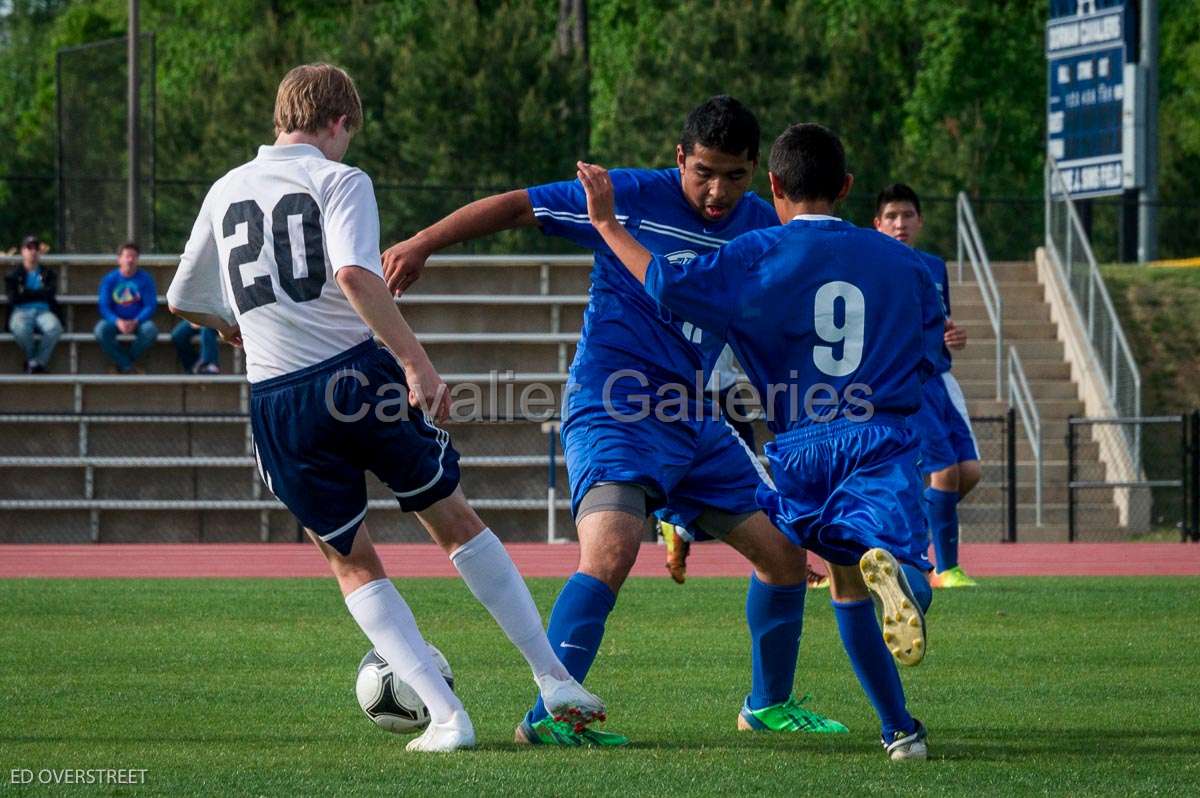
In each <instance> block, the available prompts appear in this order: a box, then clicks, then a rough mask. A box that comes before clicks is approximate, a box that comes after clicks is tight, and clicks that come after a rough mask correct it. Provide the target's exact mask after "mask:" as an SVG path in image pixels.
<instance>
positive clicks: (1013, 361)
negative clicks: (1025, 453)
mask: <svg viewBox="0 0 1200 798" xmlns="http://www.w3.org/2000/svg"><path fill="white" fill-rule="evenodd" d="M1008 403H1009V405H1010V406H1011V407H1015V408H1016V410H1017V412H1018V413H1019V414H1020V416H1021V426H1023V427H1024V428H1025V437H1026V438H1028V439H1029V445H1030V447H1031V448H1032V449H1033V463H1034V483H1033V489H1034V502H1035V507H1034V520H1035V521H1036V523H1037V525H1038V526H1041V525H1042V415H1041V413H1039V412H1038V409H1037V404H1036V403H1035V402H1034V401H1033V391H1031V390H1030V389H1029V380H1028V379H1026V377H1025V367H1024V366H1022V365H1021V356H1020V355H1018V354H1017V348H1016V347H1015V346H1010V347H1009V348H1008ZM1014 490H1015V486H1014Z"/></svg>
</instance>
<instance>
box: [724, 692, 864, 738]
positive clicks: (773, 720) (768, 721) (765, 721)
mask: <svg viewBox="0 0 1200 798" xmlns="http://www.w3.org/2000/svg"><path fill="white" fill-rule="evenodd" d="M810 698H812V696H810V695H806V696H804V698H801V699H800V700H799V701H797V700H796V698H795V696H793V697H791V698H789V699H788V700H787V701H784V702H783V703H781V704H772V705H771V706H769V707H763V708H762V709H751V708H750V707H749V706H747V705H746V704H742V711H741V712H739V713H738V720H737V727H738V731H774V732H804V733H807V734H849V732H850V730H849V729H847V728H846V727H845V726H843V725H842V724H840V723H838V722H837V721H836V720H833V719H831V718H827V717H825V716H824V715H821V714H819V713H817V712H813V711H812V710H811V709H808V708H806V707H804V706H803V704H804V702H805V701H807V700H808V699H810Z"/></svg>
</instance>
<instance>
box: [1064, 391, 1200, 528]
mask: <svg viewBox="0 0 1200 798" xmlns="http://www.w3.org/2000/svg"><path fill="white" fill-rule="evenodd" d="M1135 429H1136V430H1137V432H1136V434H1135V433H1134V432H1133V430H1135ZM1114 435H1119V436H1121V437H1124V438H1126V439H1130V438H1139V439H1140V440H1141V445H1142V457H1141V462H1142V463H1143V467H1142V468H1141V469H1134V468H1133V466H1132V464H1131V463H1128V462H1120V461H1116V462H1114V458H1120V457H1121V456H1123V455H1124V453H1125V452H1126V449H1125V448H1124V447H1120V446H1113V447H1107V449H1106V447H1105V446H1104V443H1105V441H1106V439H1109V438H1111V437H1112V436H1114ZM1097 447H1099V449H1100V451H1101V452H1102V454H1101V456H1100V457H1099V458H1098V459H1097V458H1094V457H1093V458H1088V457H1087V456H1086V454H1085V450H1086V449H1088V448H1092V449H1096V448H1097ZM1067 457H1068V459H1067V480H1068V481H1067V501H1068V513H1069V515H1068V539H1069V540H1072V541H1075V540H1079V541H1111V540H1172V539H1176V538H1178V539H1181V540H1197V539H1200V506H1198V504H1197V502H1198V497H1200V482H1198V480H1200V411H1196V412H1193V413H1191V414H1189V415H1178V416H1149V417H1142V418H1074V417H1073V418H1070V419H1068V424H1067ZM1131 474H1132V478H1130V475H1131Z"/></svg>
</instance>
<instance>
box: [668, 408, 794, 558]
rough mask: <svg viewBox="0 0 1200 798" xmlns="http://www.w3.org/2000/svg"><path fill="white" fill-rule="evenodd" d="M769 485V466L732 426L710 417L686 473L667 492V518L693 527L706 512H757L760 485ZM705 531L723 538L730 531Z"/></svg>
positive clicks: (736, 514)
mask: <svg viewBox="0 0 1200 798" xmlns="http://www.w3.org/2000/svg"><path fill="white" fill-rule="evenodd" d="M770 485H771V479H770V477H769V476H768V475H767V472H766V469H764V468H763V466H762V464H761V463H759V461H758V458H757V457H756V456H755V455H754V453H753V452H752V451H750V448H749V447H748V446H746V444H745V442H744V441H743V440H742V439H741V438H740V437H739V436H738V434H737V433H736V432H735V431H734V430H733V428H732V427H731V426H730V425H729V424H728V423H727V422H726V421H725V420H724V419H709V420H708V421H707V422H705V424H704V426H703V427H702V428H701V430H700V434H699V437H698V445H697V447H696V449H695V450H694V451H693V455H692V462H691V465H690V467H689V469H688V471H687V473H686V474H685V475H684V476H683V478H682V479H680V480H679V481H678V482H677V483H676V484H675V485H674V487H673V488H672V489H671V490H670V492H669V493H668V494H667V511H668V512H667V513H666V515H667V516H668V518H667V520H669V521H671V523H675V524H680V525H683V526H687V527H689V528H691V527H692V526H694V525H695V524H696V520H697V519H698V518H700V517H701V515H702V514H703V513H705V512H706V511H717V512H718V513H721V514H725V515H728V516H745V515H748V514H752V513H755V512H757V511H758V510H759V505H758V501H757V493H758V490H759V488H760V487H761V486H770ZM711 517H712V516H711V514H710V519H711ZM739 520H741V519H739ZM703 531H704V532H707V533H708V534H709V535H712V536H713V537H724V536H725V534H726V533H728V532H729V531H730V530H729V529H719V530H715V532H714V530H713V529H703Z"/></svg>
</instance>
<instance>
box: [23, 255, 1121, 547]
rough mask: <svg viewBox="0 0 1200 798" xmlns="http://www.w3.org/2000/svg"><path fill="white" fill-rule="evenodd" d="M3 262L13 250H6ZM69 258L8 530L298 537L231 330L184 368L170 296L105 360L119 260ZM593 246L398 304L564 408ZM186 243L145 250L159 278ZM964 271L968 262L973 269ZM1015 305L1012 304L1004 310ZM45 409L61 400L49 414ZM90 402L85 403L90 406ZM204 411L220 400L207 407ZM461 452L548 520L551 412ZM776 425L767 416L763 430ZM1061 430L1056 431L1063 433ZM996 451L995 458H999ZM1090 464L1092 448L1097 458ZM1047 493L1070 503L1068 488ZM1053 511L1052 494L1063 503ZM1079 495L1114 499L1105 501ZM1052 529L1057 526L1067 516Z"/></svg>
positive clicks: (1018, 316)
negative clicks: (149, 324) (125, 356)
mask: <svg viewBox="0 0 1200 798" xmlns="http://www.w3.org/2000/svg"><path fill="white" fill-rule="evenodd" d="M4 262H5V263H11V262H15V259H7V260H4ZM45 262H46V263H47V265H50V266H52V267H53V268H56V269H58V270H59V272H60V286H61V288H60V301H61V302H62V304H63V306H64V311H65V316H66V322H67V323H66V333H65V334H64V336H63V339H62V342H61V343H60V344H59V348H58V350H57V351H56V353H55V356H54V359H53V361H52V362H51V365H50V369H51V372H52V373H51V374H48V375H32V376H27V375H24V374H22V373H20V371H21V357H20V355H19V353H18V352H17V348H16V346H15V345H14V344H13V343H12V342H11V341H12V337H11V335H7V334H4V335H0V413H3V414H23V415H0V474H3V475H4V476H6V477H8V478H7V479H3V480H0V542H13V541H84V540H96V539H98V540H102V541H160V540H164V541H173V540H205V541H217V540H220V541H253V540H295V539H296V538H297V528H296V522H295V520H294V519H293V518H292V517H291V516H290V514H288V513H287V512H286V511H284V510H282V509H280V507H279V505H278V504H276V503H275V502H274V500H273V499H272V497H270V495H269V494H268V493H267V492H266V490H265V488H264V487H263V486H262V484H261V481H260V480H259V478H258V476H257V473H256V469H255V466H254V462H253V458H252V456H251V453H252V449H251V448H250V447H249V432H248V426H247V423H246V420H245V417H244V414H245V412H246V409H247V399H248V390H247V385H246V383H245V381H244V379H245V378H244V376H243V375H242V373H241V372H242V368H241V360H240V358H239V357H237V356H235V353H234V351H233V350H232V349H231V348H229V347H225V346H222V347H221V349H222V353H221V367H222V370H223V372H224V373H222V374H220V375H213V376H208V375H202V376H197V375H190V374H181V373H179V366H178V364H177V363H176V359H175V352H174V349H173V348H172V347H171V346H170V345H169V342H167V333H169V331H170V330H171V328H172V326H173V324H174V321H175V320H174V319H173V317H171V316H170V315H169V313H168V312H167V309H166V305H165V302H163V303H162V304H161V307H160V310H159V312H158V314H157V315H156V317H155V322H156V323H157V324H158V327H159V330H160V331H161V335H160V337H159V338H160V343H159V345H158V346H156V347H155V348H154V349H153V350H152V351H151V352H150V353H149V356H148V357H147V359H146V360H145V361H144V365H145V366H146V370H147V372H148V373H146V374H144V375H129V376H124V375H110V374H107V373H105V372H106V370H107V362H106V360H105V359H104V358H103V355H102V353H101V352H100V351H99V346H98V344H96V342H95V341H94V339H93V338H92V332H91V330H92V328H93V327H94V325H95V323H96V321H97V318H98V315H97V310H96V297H95V291H96V289H97V287H98V285H99V281H100V278H101V276H102V275H103V274H104V273H106V272H107V271H108V270H110V269H111V268H113V266H114V264H113V259H112V258H107V257H99V256H80V257H76V256H72V257H70V258H64V257H47V258H46V259H45ZM590 262H591V258H590V257H587V256H552V257H551V256H545V257H534V256H519V257H507V256H492V257H471V258H440V259H435V260H434V261H433V262H431V264H430V267H429V268H428V269H427V270H426V272H425V275H424V276H423V277H422V279H421V280H420V281H419V282H418V283H417V284H416V285H415V286H414V287H413V288H412V289H411V290H410V292H409V293H408V294H406V295H405V297H404V298H403V300H402V301H401V308H402V309H403V310H404V312H405V315H406V317H407V318H408V319H409V321H410V323H411V325H412V326H413V328H414V329H415V330H417V331H418V335H419V337H420V338H421V339H422V341H423V342H424V343H425V344H426V346H427V348H428V350H429V353H430V356H431V357H432V359H433V362H434V363H435V365H436V366H437V367H438V369H439V370H440V371H441V372H442V374H443V376H444V377H445V378H446V380H447V382H448V383H450V384H451V386H452V387H453V386H454V385H456V384H462V383H468V382H470V383H476V384H479V385H480V386H481V387H482V389H483V390H482V399H483V401H484V405H485V407H487V406H489V405H490V404H491V403H492V402H493V397H494V400H495V405H494V407H495V409H496V410H497V411H498V412H499V413H500V414H501V415H503V414H505V413H507V412H510V411H512V410H514V409H515V408H513V407H512V405H513V403H514V399H515V398H516V397H519V396H520V395H521V391H522V390H523V389H524V388H526V386H529V385H531V384H534V383H544V384H546V385H547V386H549V387H550V389H551V392H552V396H553V401H552V402H549V403H548V404H552V405H553V406H554V407H557V402H558V399H559V398H560V395H561V386H562V385H563V383H564V382H565V379H566V370H567V367H568V366H569V364H570V362H571V359H572V357H573V356H574V350H575V342H576V341H577V339H578V332H579V329H580V326H581V322H582V313H583V308H584V306H585V305H586V302H587V288H588V277H587V268H586V267H587V266H589V265H590ZM175 263H176V260H175V258H173V257H167V256H146V257H144V258H143V259H142V264H143V268H147V269H149V270H151V272H152V273H153V274H154V277H155V279H156V281H157V283H158V287H159V290H160V292H164V291H165V290H166V286H167V285H168V283H169V280H170V276H171V274H172V272H173V268H174V265H175ZM1000 266H1003V267H1005V268H1002V269H997V271H998V273H1000V275H1001V276H1000V281H1001V283H1002V284H1004V288H1005V291H1006V295H1007V294H1009V293H1011V294H1012V295H1013V296H1014V297H1015V298H1016V301H1012V302H1008V303H1007V304H1006V307H1008V308H1010V309H1011V310H1010V311H1009V312H1010V313H1011V314H1013V320H1014V321H1016V322H1018V323H1016V324H1013V325H1011V327H1012V333H1011V334H1010V333H1008V332H1007V331H1006V336H1009V337H1010V338H1011V339H1012V342H1013V343H1016V344H1017V345H1018V347H1019V348H1020V351H1021V355H1022V358H1023V359H1024V360H1025V362H1026V366H1027V370H1028V372H1029V375H1030V378H1031V381H1032V382H1033V384H1034V390H1035V393H1036V394H1037V396H1038V400H1039V403H1040V406H1041V407H1042V408H1043V412H1044V413H1045V414H1046V415H1047V417H1048V418H1049V419H1050V422H1049V424H1050V427H1051V435H1050V438H1051V440H1054V439H1055V438H1054V436H1055V434H1056V433H1055V432H1054V429H1055V428H1054V425H1056V424H1062V423H1065V421H1063V420H1064V419H1065V417H1066V415H1067V413H1069V412H1078V406H1079V403H1078V401H1077V400H1076V399H1075V395H1074V392H1073V386H1072V383H1071V381H1070V374H1069V370H1068V369H1067V367H1066V365H1065V364H1064V363H1063V355H1062V347H1061V344H1059V343H1058V342H1057V341H1055V340H1054V329H1053V325H1051V324H1050V323H1049V321H1048V317H1047V316H1046V315H1045V309H1044V307H1042V302H1041V297H1040V293H1039V290H1040V289H1039V287H1038V285H1037V283H1036V282H1035V281H1034V278H1033V276H1032V271H1031V268H1030V267H1028V265H1027V264H1002V265H1000ZM967 277H968V278H969V274H968V275H967ZM953 291H954V294H955V304H956V318H957V319H958V320H959V323H960V324H961V325H963V326H965V327H966V328H967V329H968V333H969V334H970V335H971V336H972V339H973V341H972V345H971V346H970V347H969V348H968V351H967V352H966V353H964V355H963V356H962V357H960V358H957V359H956V365H955V370H956V373H957V374H958V376H959V379H960V381H961V382H962V384H963V387H964V390H965V391H966V394H967V396H968V399H969V400H970V409H971V412H972V413H973V414H975V415H983V416H999V415H1001V414H1002V413H1003V411H1004V407H1003V406H1002V405H1001V404H1000V403H998V402H996V401H995V399H994V396H992V395H991V394H990V393H989V392H994V388H993V387H992V384H991V383H990V382H989V378H990V375H991V374H992V373H993V372H994V360H992V359H991V358H992V357H994V355H992V354H991V352H992V348H991V347H989V346H988V345H987V341H986V339H987V338H988V337H990V336H991V331H990V328H989V327H988V326H987V325H986V323H984V322H983V321H982V308H981V307H980V300H979V298H978V292H977V289H976V287H975V286H974V285H973V284H972V283H970V282H966V283H963V284H961V285H958V284H956V285H954V286H953ZM1008 315H1009V314H1008V313H1006V317H1007V316H1008ZM40 414H49V415H40ZM77 414H81V415H77ZM196 414H208V415H196ZM451 432H452V433H453V435H454V438H455V442H456V445H457V447H458V448H459V450H460V451H461V452H462V453H463V455H464V457H465V460H464V462H465V468H464V480H463V486H464V490H466V492H467V495H468V496H469V497H471V498H472V499H473V500H474V503H475V504H476V505H477V506H478V507H479V509H480V511H481V514H483V515H484V516H485V519H486V520H487V521H488V522H489V523H490V524H491V525H492V526H493V528H495V529H496V530H497V532H498V533H500V534H501V535H502V536H503V537H504V538H505V539H507V540H544V539H545V538H546V534H547V526H548V524H547V507H546V501H547V482H548V480H547V471H548V469H547V454H548V452H549V451H550V448H551V439H550V438H551V437H552V433H548V432H546V431H543V429H542V424H541V421H540V420H520V419H517V420H512V421H508V422H503V423H457V424H453V425H452V426H451ZM760 433H763V434H764V438H765V437H766V436H765V430H762V429H760ZM1059 439H1061V438H1059ZM1001 443H1002V442H1001V441H1000V440H999V439H996V440H981V445H983V447H984V449H985V451H984V458H985V469H984V483H983V485H981V487H980V488H979V490H977V491H976V493H975V494H974V495H973V496H972V497H971V498H970V499H969V501H968V502H967V503H966V504H964V506H963V508H962V518H963V523H964V537H965V539H968V540H971V539H988V540H994V539H998V537H999V534H1000V526H999V524H1000V520H1001V519H1002V517H1003V516H1002V512H1001V510H1000V508H1001V507H1002V502H1003V500H1004V497H1003V489H1002V487H1001V486H1002V484H1003V477H1004V474H1003V467H1002V465H999V464H997V462H996V460H997V459H998V458H999V457H1000V456H1001V454H1002V448H1000V447H1001ZM1018 449H1019V454H1020V458H1019V468H1018V471H1019V479H1018V482H1019V492H1020V502H1021V513H1022V517H1023V518H1025V517H1026V516H1027V515H1028V513H1029V507H1028V503H1029V502H1030V501H1031V496H1030V495H1028V494H1029V493H1030V492H1031V489H1030V488H1029V485H1030V484H1031V482H1032V477H1031V472H1030V468H1031V466H1030V464H1029V463H1030V460H1029V452H1028V445H1027V444H1026V443H1025V442H1024V439H1023V438H1022V439H1021V441H1020V442H1019V444H1018ZM1047 457H1048V463H1047V466H1046V469H1047V471H1046V473H1047V479H1048V480H1049V481H1050V483H1051V485H1053V484H1055V481H1054V480H1055V477H1056V475H1058V472H1059V471H1060V470H1061V471H1063V474H1062V475H1059V476H1058V483H1057V484H1061V482H1062V481H1064V478H1065V462H1064V461H1065V455H1064V454H1061V453H1058V452H1057V451H1051V452H1048V453H1047ZM989 460H992V461H993V462H988V461H989ZM1085 467H1086V463H1085ZM555 474H556V479H557V485H558V487H559V493H558V506H559V509H558V512H557V514H556V516H555V526H556V528H557V530H558V533H559V534H560V535H562V534H566V535H568V536H570V535H573V526H572V524H571V522H570V518H569V513H568V512H567V510H566V498H567V497H566V474H565V470H564V469H563V467H562V463H561V457H559V459H558V461H557V467H556V469H555ZM1050 490H1051V494H1050V495H1049V496H1048V499H1047V501H1048V502H1051V506H1052V507H1060V506H1063V503H1065V498H1063V497H1061V496H1059V495H1058V494H1057V493H1053V491H1054V490H1055V489H1054V488H1053V487H1052V488H1050ZM370 495H371V498H372V500H373V504H372V507H373V509H372V513H371V515H370V517H369V518H370V523H371V525H372V534H373V535H374V536H375V537H376V538H377V539H379V540H423V539H425V535H424V532H423V531H422V530H421V529H420V528H419V526H418V525H417V524H416V522H415V520H414V519H412V518H404V517H403V516H402V514H400V513H399V512H398V510H397V509H396V508H395V505H394V502H393V501H392V499H391V498H390V496H391V494H390V493H389V492H388V491H387V490H386V488H384V487H383V486H382V485H381V484H378V483H377V482H376V481H375V480H374V479H373V478H372V479H371V487H370ZM1055 512H1057V510H1055ZM1082 512H1109V509H1107V508H1106V507H1104V506H1102V505H1101V504H1097V505H1096V506H1095V507H1090V506H1089V507H1085V508H1083V510H1082ZM1056 534H1057V533H1056Z"/></svg>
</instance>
